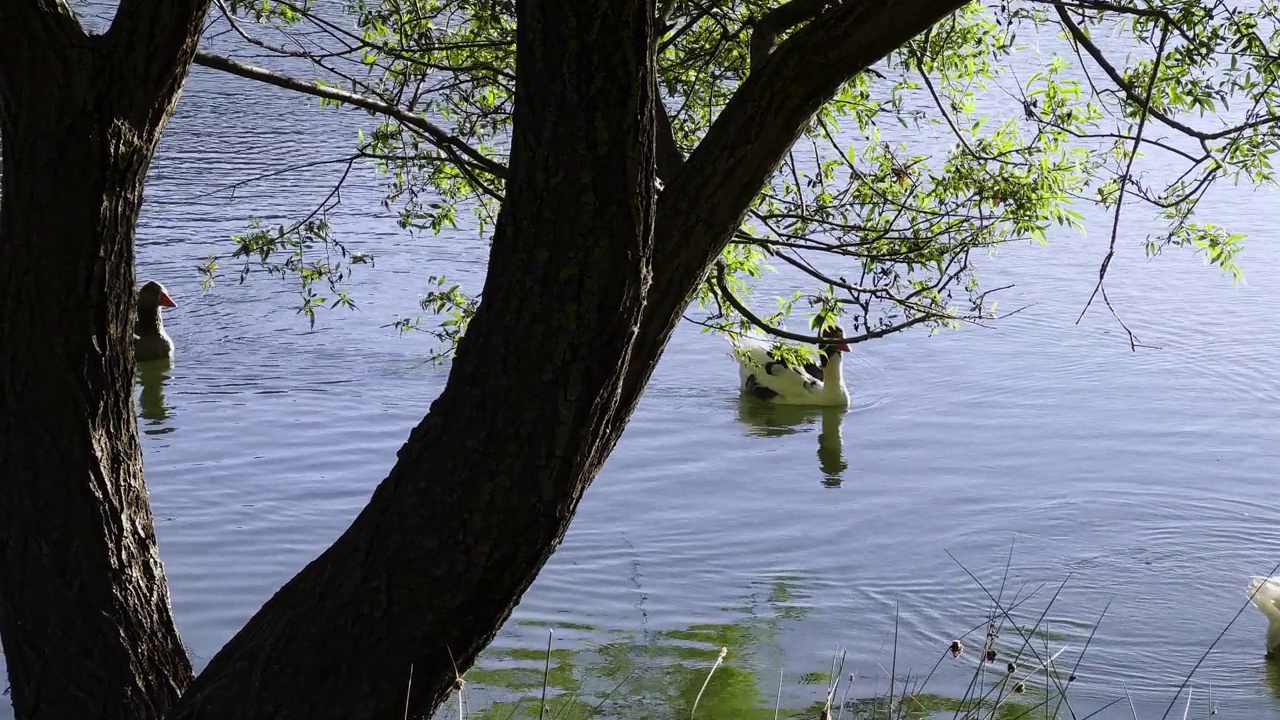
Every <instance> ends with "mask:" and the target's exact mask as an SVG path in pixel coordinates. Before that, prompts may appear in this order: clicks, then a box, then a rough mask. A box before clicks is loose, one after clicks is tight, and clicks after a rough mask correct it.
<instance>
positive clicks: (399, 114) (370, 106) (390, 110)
mask: <svg viewBox="0 0 1280 720" xmlns="http://www.w3.org/2000/svg"><path fill="white" fill-rule="evenodd" d="M195 64H197V65H201V66H203V67H207V68H211V69H213V70H220V71H222V72H225V73H229V74H231V75H237V76H239V77H243V78H247V79H249V80H256V81H258V82H262V83H266V84H268V85H274V86H276V87H279V88H284V89H286V90H293V91H295V92H300V93H304V94H307V95H313V96H315V97H319V98H324V99H327V100H334V101H337V102H342V103H347V104H349V105H354V106H356V107H358V108H362V109H364V110H368V111H369V112H373V113H377V114H379V115H383V116H385V117H388V118H391V119H393V120H397V121H399V122H401V123H403V124H405V125H407V126H409V127H411V128H414V129H416V130H419V131H421V132H422V133H423V134H424V135H425V136H426V137H427V140H428V141H429V142H431V144H432V145H435V146H436V147H438V148H440V149H441V150H443V151H444V152H446V153H449V154H450V155H455V156H456V155H459V154H460V155H465V156H466V158H467V159H468V160H470V163H468V162H467V161H466V160H464V159H463V158H462V157H457V158H456V159H457V160H458V163H459V164H460V165H466V164H471V165H475V166H477V167H478V168H479V169H481V170H483V171H484V172H486V173H488V174H490V175H493V176H494V177H497V178H503V179H505V178H506V176H507V167H506V166H505V165H502V164H501V163H498V162H496V161H495V160H493V159H492V158H489V157H487V156H485V155H484V154H483V153H481V152H480V151H478V150H476V149H475V148H473V147H471V146H470V145H468V144H466V143H465V142H463V141H462V139H460V138H458V137H457V136H454V135H451V134H449V132H448V131H446V130H445V129H443V128H441V127H440V126H438V125H436V124H434V123H432V122H431V121H429V120H427V119H425V118H423V117H421V116H419V115H414V114H413V113H410V112H406V111H405V110H403V109H401V108H398V107H396V106H394V105H389V104H387V103H384V102H381V101H379V100H374V99H373V98H370V97H366V96H364V95H358V94H356V93H353V92H348V91H346V90H341V89H338V88H332V87H325V86H324V85H320V84H319V83H314V82H306V81H304V80H298V79H295V78H291V77H288V76H287V75H282V74H280V73H276V72H272V71H271V70H266V69H263V68H259V67H254V66H252V65H246V64H244V63H240V62H237V61H235V60H232V59H230V58H226V57H222V56H221V55H214V54H213V53H209V52H204V51H198V52H197V53H196V56H195Z"/></svg>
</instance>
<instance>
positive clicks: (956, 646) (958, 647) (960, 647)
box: [947, 640, 964, 657]
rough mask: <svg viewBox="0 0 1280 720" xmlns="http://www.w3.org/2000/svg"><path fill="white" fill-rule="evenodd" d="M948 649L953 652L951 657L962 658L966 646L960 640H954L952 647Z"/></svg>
mask: <svg viewBox="0 0 1280 720" xmlns="http://www.w3.org/2000/svg"><path fill="white" fill-rule="evenodd" d="M947 649H948V650H950V651H951V657H960V653H962V652H964V644H963V643H961V642H960V641H959V640H952V641H951V647H949V648H947Z"/></svg>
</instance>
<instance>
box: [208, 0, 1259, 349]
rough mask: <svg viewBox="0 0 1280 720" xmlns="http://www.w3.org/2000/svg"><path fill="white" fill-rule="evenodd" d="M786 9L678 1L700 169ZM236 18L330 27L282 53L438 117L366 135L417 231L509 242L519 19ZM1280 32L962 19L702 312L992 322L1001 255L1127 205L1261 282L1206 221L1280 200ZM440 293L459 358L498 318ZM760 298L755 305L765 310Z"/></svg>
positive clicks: (1230, 11) (1129, 3) (438, 11)
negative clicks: (1269, 196) (1218, 187)
mask: <svg viewBox="0 0 1280 720" xmlns="http://www.w3.org/2000/svg"><path fill="white" fill-rule="evenodd" d="M799 2H802V0H792V3H799ZM795 7H798V5H796V6H793V7H791V8H789V9H794V8H795ZM815 7H816V6H815ZM782 9H788V8H784V3H780V2H777V1H776V0H737V1H731V2H723V3H706V2H701V1H700V0H667V1H665V2H662V3H660V6H659V8H658V11H659V17H658V22H659V26H660V27H661V31H662V35H661V37H660V38H659V41H658V45H657V47H656V54H657V58H658V67H659V73H660V88H659V91H660V95H661V97H662V101H663V107H664V108H665V110H666V113H667V115H668V117H669V120H670V127H671V128H672V130H671V132H672V135H673V138H672V139H673V140H674V141H675V144H676V146H677V147H679V148H680V149H681V151H682V152H684V153H686V154H687V153H689V152H691V151H693V149H694V148H695V147H696V146H697V144H698V142H699V141H700V140H701V138H702V137H703V136H704V135H705V133H706V132H707V130H708V128H709V127H711V125H712V124H713V123H715V122H716V120H717V118H718V117H719V115H720V112H721V111H722V109H723V108H724V107H725V106H726V104H727V103H728V102H729V101H730V99H731V98H732V97H733V95H734V93H735V92H736V91H737V90H738V88H739V86H740V85H741V84H742V83H743V82H744V81H746V80H747V78H748V77H749V76H750V73H751V71H752V66H753V64H758V63H760V62H763V61H764V60H765V59H766V58H767V55H768V53H769V51H770V50H771V49H772V48H773V47H776V46H777V45H778V44H779V43H786V42H788V41H789V40H790V39H791V38H792V37H793V36H794V34H795V31H796V29H797V28H799V27H803V25H804V22H789V23H782V25H779V24H778V23H779V22H780V20H779V18H781V17H782V16H783V15H782V14H781V13H782ZM814 12H817V13H819V14H818V15H816V16H814V17H813V18H811V19H807V20H806V21H807V22H821V14H820V13H821V12H822V10H821V7H817V9H816V10H815V11H814ZM228 14H229V16H230V17H232V18H237V20H236V21H234V22H233V23H232V24H236V23H239V26H238V29H239V31H240V32H241V34H242V35H243V36H245V38H246V40H247V41H252V35H251V33H253V32H255V31H256V30H264V31H266V30H270V31H272V32H282V33H285V34H286V35H287V34H288V33H291V32H295V30H296V28H298V27H300V26H303V25H307V24H310V25H312V26H315V27H318V28H322V29H324V30H325V32H324V33H321V34H320V35H323V37H324V38H326V39H324V40H316V41H313V42H312V43H311V44H308V43H300V42H295V43H294V44H293V45H292V46H288V45H287V44H281V45H279V46H278V49H279V51H280V52H282V53H292V54H294V55H295V56H296V55H302V56H305V57H307V58H309V59H310V60H311V61H312V62H313V67H314V69H315V71H316V73H317V75H318V76H319V77H322V78H324V79H326V81H328V82H333V83H338V84H341V85H342V86H343V87H344V88H345V89H347V90H350V91H352V92H356V93H359V94H361V95H363V96H367V97H372V98H376V99H377V100H378V101H379V102H381V103H384V104H385V105H387V106H390V107H394V108H399V109H400V110H403V111H406V112H408V113H411V114H412V115H413V117H412V118H410V120H413V119H415V118H420V119H421V120H422V121H423V122H413V123H410V122H405V121H403V120H404V118H401V119H396V118H394V117H388V116H386V115H385V114H382V115H379V114H378V113H374V114H373V117H374V118H375V121H374V122H375V124H374V126H373V127H372V128H371V129H369V130H368V131H367V132H365V133H362V134H361V136H360V137H359V138H357V139H356V144H357V148H358V153H359V154H360V155H361V156H362V157H364V158H366V159H368V160H370V161H371V162H372V163H373V164H374V165H375V166H376V168H377V169H378V171H380V172H381V173H383V175H384V177H385V179H386V188H387V192H386V204H387V206H388V207H390V208H394V209H395V210H396V211H397V212H398V213H399V217H400V221H401V224H402V226H403V227H404V228H406V229H407V230H411V231H422V232H431V233H441V232H445V231H446V230H452V229H453V228H457V227H471V226H475V225H477V224H478V226H479V229H480V232H481V233H482V235H481V237H483V233H484V232H486V231H487V230H488V229H489V228H491V227H492V223H493V220H494V218H495V217H496V213H497V211H498V208H499V207H500V203H501V197H502V188H503V182H502V178H503V176H504V174H505V163H506V156H505V150H504V149H505V147H506V142H507V138H508V134H509V131H510V121H511V105H512V100H513V97H514V93H515V83H516V81H517V69H516V68H515V66H514V63H515V52H514V40H515V20H514V6H513V3H511V2H509V1H508V2H501V1H497V2H495V1H492V0H347V1H346V2H345V3H344V4H343V5H342V6H341V8H340V10H339V9H336V8H333V7H328V6H326V7H325V8H323V9H318V8H316V7H314V6H309V5H305V4H304V5H295V4H292V3H290V2H288V1H285V0H263V1H262V2H254V3H247V2H246V3H238V4H236V5H233V6H231V7H229V8H228ZM1277 20H1278V18H1277V11H1276V5H1275V4H1274V2H1272V0H1261V1H1259V2H1253V3H1249V4H1228V3H1225V2H1214V3H1206V2H1201V1H1199V0H1159V1H1158V2H1149V1H1146V0H1061V1H1059V2H1044V1H1042V0H1039V1H1031V2H1027V1H1025V0H1023V1H1018V2H1011V1H996V0H988V1H986V2H974V3H970V4H969V5H966V6H964V7H963V8H962V9H960V10H959V11H957V12H955V13H953V14H952V15H951V16H950V17H948V18H946V19H944V20H943V21H942V22H940V23H938V24H937V25H935V26H934V27H933V28H931V29H930V30H929V31H928V32H926V33H924V34H922V35H920V36H919V37H917V38H915V39H914V40H913V41H911V42H910V43H908V44H906V45H905V46H903V47H901V48H899V49H898V50H897V51H895V52H894V53H892V54H891V55H890V56H889V57H888V58H886V59H885V60H883V61H882V62H881V63H879V64H878V65H876V66H875V67H873V68H871V69H870V70H868V71H866V72H863V73H860V74H858V75H856V76H854V77H851V78H849V79H848V81H847V82H846V83H845V84H844V85H843V86H842V87H841V89H840V90H839V92H838V93H837V94H836V95H835V97H833V98H831V100H830V101H829V102H828V103H827V104H826V105H825V106H823V107H822V108H821V110H820V111H819V112H818V113H817V114H816V115H815V116H814V118H813V120H812V122H811V123H810V125H809V126H808V127H807V128H806V129H805V132H804V133H803V135H802V136H801V137H800V139H799V140H798V141H797V142H796V144H795V145H794V147H793V148H792V151H791V152H790V153H789V154H788V156H787V157H786V158H785V159H784V161H783V162H782V163H781V165H780V166H779V167H778V169H777V171H776V172H775V174H774V175H773V176H772V178H771V179H770V181H769V182H768V183H767V184H766V185H765V187H763V188H762V189H761V192H760V194H759V195H758V197H757V198H756V200H755V202H754V203H753V204H752V206H751V207H750V208H749V209H748V211H747V213H746V214H745V216H744V219H743V222H742V225H741V226H740V228H739V229H738V231H737V232H736V233H735V234H734V236H733V238H732V240H731V243H730V245H729V246H728V248H727V249H726V250H725V252H724V254H723V256H722V263H723V266H724V270H725V272H724V279H725V282H724V283H723V284H719V283H717V282H716V281H715V275H716V273H712V277H710V278H709V279H708V281H707V283H706V284H705V285H704V286H703V287H702V288H701V289H700V291H699V293H698V295H697V303H696V307H695V308H693V309H692V310H691V314H690V315H689V316H688V319H690V320H692V321H694V322H697V323H700V324H702V325H704V326H705V327H707V328H709V329H712V330H716V331H728V332H742V331H747V330H748V329H749V328H750V327H751V326H755V329H756V330H760V329H763V330H764V331H765V332H766V333H767V332H769V331H770V330H771V329H773V328H782V327H785V325H786V322H787V319H788V317H790V316H791V315H793V314H800V315H804V316H807V319H806V324H807V325H809V326H810V327H811V328H813V327H821V326H825V325H827V324H829V323H830V322H839V324H840V325H841V327H842V329H843V330H844V332H845V335H846V337H848V338H849V339H850V340H853V341H858V340H869V339H873V338H875V337H880V336H883V335H885V334H889V333H892V332H896V331H898V330H903V329H906V328H909V327H913V326H916V325H920V326H923V327H932V328H938V327H948V326H955V325H957V324H960V323H964V322H978V323H982V322H986V321H988V320H991V319H993V318H995V317H998V316H997V314H996V306H995V296H994V295H993V293H994V291H995V290H998V289H999V288H991V287H987V286H985V285H984V284H983V283H981V282H980V280H979V277H978V270H979V268H980V265H981V261H982V259H983V258H984V257H985V256H986V255H988V254H989V253H990V252H991V251H992V250H993V249H995V248H998V247H999V246H1001V245H1004V244H1006V243H1009V242H1014V241H1038V242H1046V241H1047V240H1048V239H1049V238H1050V237H1051V236H1052V235H1053V234H1054V233H1055V232H1056V230H1055V228H1058V227H1067V228H1075V229H1080V228H1082V226H1083V219H1084V216H1085V215H1084V213H1085V211H1086V210H1087V207H1088V206H1090V205H1092V206H1095V207H1097V208H1099V209H1100V210H1101V211H1103V212H1108V213H1119V212H1120V211H1121V209H1122V208H1124V207H1128V206H1132V207H1131V209H1129V210H1127V211H1126V212H1128V213H1133V214H1134V215H1135V217H1136V218H1138V219H1139V220H1140V221H1142V222H1146V223H1147V225H1148V226H1150V227H1152V228H1154V230H1153V231H1152V232H1150V233H1149V235H1148V236H1147V237H1146V238H1145V240H1144V242H1145V247H1146V249H1147V251H1148V252H1149V253H1152V254H1155V253H1158V252H1160V251H1161V250H1163V249H1164V248H1167V247H1169V246H1187V247H1192V248H1194V249H1195V250H1196V251H1197V252H1199V253H1201V254H1202V255H1203V257H1204V258H1205V259H1206V261H1207V262H1209V263H1212V264H1213V265H1216V266H1218V267H1220V268H1222V269H1223V270H1225V271H1227V272H1230V273H1232V274H1233V275H1235V276H1236V277H1237V279H1238V278H1239V277H1240V269H1239V267H1238V266H1237V265H1236V259H1237V257H1238V252H1239V249H1240V243H1241V241H1242V239H1243V238H1242V237H1241V236H1240V235H1238V234H1234V233H1233V232H1231V231H1230V230H1229V229H1228V228H1225V227H1222V226H1221V225H1219V224H1214V223H1212V222H1208V221H1206V220H1205V219H1200V218H1198V217H1197V215H1196V210H1197V207H1198V205H1199V203H1200V202H1201V200H1202V199H1203V198H1204V197H1205V194H1206V192H1208V190H1209V189H1210V187H1212V186H1213V185H1214V184H1215V183H1217V182H1219V181H1222V180H1226V181H1230V182H1247V183H1252V184H1264V183H1271V182H1273V181H1274V172H1273V169H1272V167H1271V159H1270V158H1271V156H1272V155H1273V153H1274V152H1275V150H1276V147H1277V145H1278V140H1280V129H1278V128H1280V109H1278V108H1277V98H1280V94H1278V92H1277V83H1278V82H1280V34H1278V33H1280V23H1278V22H1277ZM775 30H776V31H777V32H776V33H775V32H773V31H775ZM314 35H315V34H314V33H312V34H308V35H307V37H313V36H314ZM257 44H258V45H259V46H260V47H261V46H264V45H265V44H264V43H263V42H262V41H257ZM423 123H425V125H424V124H423ZM464 216H466V217H465V218H464ZM1117 217H1118V216H1117ZM1107 230H1108V228H1102V227H1100V228H1098V229H1097V232H1098V234H1099V235H1104V236H1105V234H1106V232H1107ZM278 237H279V238H280V239H281V240H284V239H285V238H286V237H287V234H279V235H278ZM1117 239H1118V238H1117V236H1116V235H1114V234H1113V235H1112V237H1111V238H1110V247H1111V252H1114V248H1115V244H1116V242H1117ZM255 247H256V246H255ZM238 252H239V251H238ZM240 254H242V255H244V254H245V253H240ZM249 255H253V254H252V253H249ZM258 256H260V257H261V258H262V260H263V262H266V261H267V259H268V257H269V255H261V253H260V252H259V255H257V256H255V257H258ZM1109 257H1110V255H1109V254H1108V256H1107V258H1108V261H1109ZM295 267H296V266H290V265H287V264H286V265H285V266H283V269H284V270H285V271H289V270H293V269H295ZM1104 268H1105V265H1104ZM769 270H777V271H778V272H779V274H778V275H776V276H775V277H774V278H772V279H771V280H770V283H769V284H770V285H771V286H773V287H774V288H776V287H778V286H780V285H783V284H784V283H792V284H793V288H794V289H793V290H790V291H786V292H784V293H782V294H781V295H780V296H778V297H777V298H776V299H775V300H773V301H769V300H767V299H765V298H760V297H754V296H753V291H755V290H758V289H759V286H760V284H761V278H762V274H763V273H764V272H766V271H769ZM299 275H300V276H304V274H303V273H301V272H300V273H299ZM323 275H324V274H323V273H321V276H323ZM303 279H304V287H306V280H305V276H304V277H303ZM424 280H426V279H425V278H424ZM313 281H314V278H313ZM779 281H783V282H779ZM429 283H430V284H433V289H432V290H431V292H430V293H428V294H427V295H426V296H424V299H423V303H422V310H423V311H424V312H426V313H427V314H428V315H438V316H439V318H440V319H441V320H442V321H443V323H444V324H438V325H435V326H432V323H431V322H430V321H422V320H421V318H418V319H412V320H411V319H403V318H402V319H398V320H397V321H396V323H395V325H396V326H398V327H400V328H401V329H407V328H415V329H426V328H428V327H431V328H432V330H431V331H432V332H433V334H435V336H436V337H437V338H438V339H440V340H441V341H442V342H443V343H444V344H445V346H446V350H447V349H448V348H449V347H452V345H453V344H455V343H456V342H457V340H458V339H459V338H460V337H461V335H462V333H463V332H464V331H465V327H466V320H467V318H468V317H469V314H470V313H472V312H474V309H475V307H476V306H477V302H476V300H475V298H470V297H468V296H467V295H466V292H465V291H464V289H463V288H461V287H458V286H455V285H453V284H449V283H447V282H446V281H445V280H444V279H443V278H437V277H433V278H431V279H430V280H429ZM1100 288H1101V284H1100ZM1104 292H1105V290H1104ZM725 293H730V294H731V295H732V296H733V297H732V298H726V297H725ZM770 294H777V293H776V292H774V293H770ZM342 297H345V296H342ZM729 299H732V300H734V301H736V302H726V300H729ZM739 305H741V306H744V307H746V306H750V307H752V308H754V310H753V311H752V312H751V313H750V316H749V317H748V316H746V315H744V314H743V313H742V312H739V311H738V310H737V306H739ZM803 354H804V353H803V352H800V353H798V354H797V357H802V356H803Z"/></svg>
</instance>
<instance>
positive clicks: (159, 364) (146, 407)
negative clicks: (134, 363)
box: [138, 359, 174, 435]
mask: <svg viewBox="0 0 1280 720" xmlns="http://www.w3.org/2000/svg"><path fill="white" fill-rule="evenodd" d="M172 377H173V362H172V361H171V360H169V359H164V360H149V361H147V362H140V363H138V385H139V386H140V387H141V388H142V393H141V396H140V397H139V400H138V405H139V408H138V409H139V413H138V414H139V416H140V417H141V418H142V419H143V420H146V421H147V427H146V428H144V429H143V432H144V433H146V434H148V435H164V434H166V433H171V432H173V430H174V428H173V426H172V425H169V424H167V423H166V422H165V421H166V420H168V419H169V417H170V416H171V415H172V413H173V409H172V408H170V407H169V406H168V405H167V404H166V403H165V399H164V386H165V384H166V383H168V382H169V380H170V379H172Z"/></svg>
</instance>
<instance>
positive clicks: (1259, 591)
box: [1248, 577, 1280, 657]
mask: <svg viewBox="0 0 1280 720" xmlns="http://www.w3.org/2000/svg"><path fill="white" fill-rule="evenodd" d="M1248 592H1249V599H1250V600H1252V601H1253V604H1254V605H1255V606H1257V608H1258V609H1259V610H1261V611H1262V614H1263V615H1266V616H1267V620H1268V621H1270V624H1269V625H1268V626H1267V654H1268V655H1271V656H1272V657H1280V580H1278V579H1275V578H1262V577H1255V578H1252V579H1250V580H1249V591H1248Z"/></svg>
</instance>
